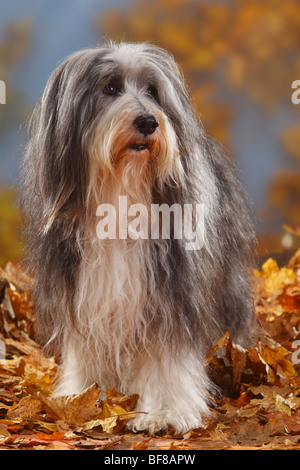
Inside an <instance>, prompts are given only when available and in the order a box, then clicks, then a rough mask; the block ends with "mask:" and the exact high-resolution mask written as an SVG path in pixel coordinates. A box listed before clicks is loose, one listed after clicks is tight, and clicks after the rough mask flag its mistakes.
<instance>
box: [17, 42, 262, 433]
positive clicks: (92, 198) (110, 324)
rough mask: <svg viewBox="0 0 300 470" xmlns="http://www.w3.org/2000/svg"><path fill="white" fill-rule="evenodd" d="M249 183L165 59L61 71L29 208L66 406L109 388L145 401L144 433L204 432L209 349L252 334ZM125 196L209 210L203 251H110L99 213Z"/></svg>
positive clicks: (34, 263)
mask: <svg viewBox="0 0 300 470" xmlns="http://www.w3.org/2000/svg"><path fill="white" fill-rule="evenodd" d="M108 85H109V86H110V87H108ZM111 86H112V87H113V88H111ZM107 87H108V88H107ZM112 89H113V90H114V91H113V92H112V93H111V91H112ZM145 114H147V115H149V114H150V115H152V116H155V118H156V120H157V122H158V124H159V126H158V128H157V129H156V130H155V132H154V133H153V134H151V135H149V136H148V137H147V138H146V137H145V136H143V135H142V134H141V133H140V132H139V131H137V129H136V127H135V126H134V122H135V120H136V118H137V117H139V116H141V115H145ZM140 142H143V143H145V144H146V147H145V149H144V150H142V151H137V150H134V148H133V146H134V144H136V143H140ZM235 173H236V172H235V170H234V168H233V167H232V164H231V162H230V159H229V158H228V157H227V156H226V155H224V152H223V150H222V149H221V148H220V146H219V145H217V144H216V143H215V142H214V141H213V140H212V139H211V138H210V137H209V136H208V135H207V134H206V133H205V132H204V130H203V128H202V126H201V123H200V122H199V120H198V118H197V116H196V113H195V111H194V109H193V106H192V104H191V101H190V98H189V95H188V92H187V89H186V86H185V83H184V80H183V77H182V75H181V73H180V71H179V69H178V67H177V65H176V63H175V62H174V59H173V57H172V56H171V55H170V54H169V53H167V52H166V51H165V50H163V49H160V48H158V47H155V46H152V45H149V44H129V43H121V44H113V43H109V44H105V45H103V46H99V47H95V48H92V49H87V50H81V51H79V52H76V53H74V54H72V55H71V56H70V57H68V58H67V59H66V60H64V61H63V62H62V63H61V64H60V65H59V66H58V67H57V69H56V70H55V71H54V72H53V73H52V75H51V77H50V79H49V81H48V83H47V86H46V89H45V91H44V94H43V96H42V98H41V99H40V101H39V102H38V104H37V106H36V108H35V110H34V113H33V117H32V120H31V139H30V140H29V143H28V146H27V149H26V153H25V156H24V171H23V176H24V177H23V192H22V205H23V210H24V214H25V217H26V221H27V230H26V240H27V250H26V252H27V265H28V269H29V270H30V272H31V273H32V274H33V275H34V277H35V290H34V298H35V302H36V312H37V322H38V325H39V337H40V339H41V341H42V342H43V343H44V344H45V345H46V348H47V349H48V350H49V351H50V352H51V353H53V352H55V353H58V354H60V355H61V359H62V366H61V378H60V381H59V384H58V387H57V389H56V394H74V393H78V392H80V391H82V390H83V389H84V388H86V387H88V386H89V385H91V384H92V383H94V382H96V383H98V385H99V386H100V387H101V389H102V390H105V389H109V388H111V387H112V386H114V387H116V388H117V389H118V390H120V391H122V392H126V393H138V394H139V395H140V399H139V402H138V410H140V411H143V412H146V413H141V414H140V415H138V416H137V418H135V419H134V420H133V421H132V422H131V424H130V425H131V428H132V429H133V430H135V431H137V430H144V429H146V430H148V431H150V432H156V431H158V430H160V429H166V428H167V427H168V426H171V427H173V428H174V429H175V431H176V432H183V431H186V430H188V429H189V428H194V427H198V426H200V425H201V422H202V418H203V417H204V416H206V415H207V413H208V403H209V396H210V394H211V384H210V381H209V379H208V376H207V372H206V370H205V368H204V359H205V355H206V354H207V351H208V350H209V348H210V347H211V346H212V344H213V343H214V342H215V341H216V340H217V339H218V338H219V337H220V336H221V335H222V334H223V333H224V332H225V331H227V330H230V331H231V333H232V337H233V339H234V341H235V342H239V343H240V344H241V345H244V344H245V343H246V342H247V341H248V338H249V335H250V330H251V325H252V317H253V305H252V297H251V289H250V284H251V267H252V250H253V243H254V232H253V225H252V221H251V216H250V215H249V214H250V212H249V208H248V204H247V202H246V198H245V196H244V194H243V191H242V189H241V187H240V184H239V183H238V180H237V177H236V174H235ZM120 195H123V196H124V195H125V196H127V197H128V201H129V203H130V204H134V203H143V204H144V205H146V207H150V204H151V203H156V204H162V203H167V204H168V205H172V204H174V203H177V204H180V205H181V206H182V207H183V205H184V204H186V203H187V204H193V203H196V202H201V203H203V207H204V208H205V210H204V223H205V239H204V246H203V248H202V249H200V250H190V251H188V250H186V249H185V245H184V241H183V240H180V239H176V238H175V237H174V236H171V237H170V238H171V239H170V240H166V239H162V237H161V238H160V239H157V240H152V239H149V240H143V239H138V240H129V239H128V240H123V239H122V240H114V241H111V240H99V239H98V238H97V236H96V230H95V227H96V223H97V218H96V208H97V206H98V205H99V204H102V203H110V204H114V205H116V204H117V201H118V198H119V196H120Z"/></svg>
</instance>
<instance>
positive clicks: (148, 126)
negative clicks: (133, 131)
mask: <svg viewBox="0 0 300 470" xmlns="http://www.w3.org/2000/svg"><path fill="white" fill-rule="evenodd" d="M134 125H135V127H136V128H137V130H138V131H140V133H141V134H144V135H151V134H153V132H155V130H156V128H157V127H158V122H157V120H156V119H155V117H154V116H150V115H143V116H139V117H137V118H136V120H135V121H134Z"/></svg>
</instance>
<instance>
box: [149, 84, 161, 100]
mask: <svg viewBox="0 0 300 470" xmlns="http://www.w3.org/2000/svg"><path fill="white" fill-rule="evenodd" d="M147 94H148V95H150V96H151V97H152V98H153V99H154V100H155V101H158V91H157V88H156V87H155V86H149V87H148V88H147Z"/></svg>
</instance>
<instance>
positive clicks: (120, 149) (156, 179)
mask: <svg viewBox="0 0 300 470" xmlns="http://www.w3.org/2000/svg"><path fill="white" fill-rule="evenodd" d="M147 109H148V110H149V112H150V113H151V114H153V115H154V116H155V118H156V120H157V122H158V128H157V129H156V131H155V132H154V133H153V134H151V135H149V136H143V135H142V134H141V133H140V132H139V131H138V130H137V129H135V127H134V126H133V123H134V120H135V118H136V117H137V116H138V115H139V114H141V113H142V112H143V111H144V112H145V110H142V109H140V108H139V107H137V106H136V105H135V103H133V102H131V101H130V100H129V99H128V98H127V99H126V97H124V99H122V98H121V99H119V100H118V101H117V102H116V104H115V105H114V104H113V105H112V106H111V107H110V108H109V109H108V111H107V113H106V114H105V115H104V116H102V118H101V120H100V121H99V124H98V126H97V127H96V130H95V132H94V136H93V139H92V144H91V147H90V159H91V172H90V193H94V200H95V201H96V202H97V204H99V203H102V202H105V203H107V202H109V203H113V201H111V197H113V198H116V197H117V198H118V196H120V195H126V196H127V197H128V199H129V202H130V203H132V204H134V203H143V204H145V205H148V204H150V203H151V197H152V188H153V184H154V183H155V184H156V185H157V187H158V188H160V187H162V186H163V184H164V183H165V182H166V181H173V182H174V183H175V184H176V181H179V180H180V179H181V177H182V171H183V169H182V166H181V161H180V156H179V150H178V146H177V139H176V134H175V131H174V130H173V128H172V126H171V124H170V123H169V120H168V118H167V117H166V115H165V114H164V113H163V112H162V111H161V110H159V108H158V107H155V106H154V105H152V107H151V106H150V107H149V106H148V107H147ZM117 110H118V112H116V111H117ZM95 178H96V179H97V181H95ZM95 192H96V194H95Z"/></svg>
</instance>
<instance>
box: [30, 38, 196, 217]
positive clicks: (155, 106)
mask: <svg viewBox="0 0 300 470" xmlns="http://www.w3.org/2000/svg"><path fill="white" fill-rule="evenodd" d="M194 116H195V115H194V112H193V108H192V105H191V103H190V99H189V96H188V93H187V91H186V88H185V85H184V81H183V77H182V75H181V74H180V72H179V70H178V67H177V65H176V63H175V62H174V59H173V58H172V56H170V55H169V54H168V53H167V52H166V51H164V50H163V49H160V48H157V47H155V46H152V45H148V44H128V43H121V44H119V45H115V44H108V45H105V46H99V47H97V48H94V49H86V50H82V51H79V52H76V53H74V54H72V55H71V56H70V57H68V58H67V59H66V60H65V61H64V62H62V63H61V64H60V65H59V66H58V67H57V69H56V70H55V71H54V72H53V73H52V75H51V77H50V79H49V81H48V83H47V86H46V88H45V92H44V94H43V96H42V98H41V100H40V102H39V104H38V106H37V108H36V111H35V113H34V117H35V119H34V120H33V122H34V126H35V129H34V134H35V136H39V137H40V136H43V137H42V138H38V139H36V140H37V145H39V146H41V145H42V148H41V149H37V151H36V154H37V155H38V154H39V155H43V156H44V158H43V159H40V160H39V162H38V163H37V165H39V171H42V173H43V175H44V181H46V184H45V183H44V184H43V187H41V188H40V190H41V192H42V193H43V195H44V200H45V201H49V207H50V208H51V211H52V213H53V214H52V215H50V214H49V213H48V214H47V219H48V223H49V220H53V217H55V214H57V213H58V211H61V210H62V209H63V208H64V211H65V212H64V213H65V214H67V213H68V214H69V215H70V217H72V218H73V219H74V217H75V218H76V213H77V214H79V211H81V213H82V207H83V206H85V207H87V208H88V207H92V206H93V208H92V209H91V210H92V211H94V207H95V203H96V204H97V203H99V194H101V191H102V193H103V191H105V188H110V190H114V191H116V187H118V186H119V188H117V192H122V191H123V193H125V194H128V195H130V194H133V195H134V194H135V195H137V194H141V193H145V192H147V191H148V193H149V194H150V192H151V190H152V189H151V188H152V187H153V184H155V185H156V187H157V188H158V190H159V191H161V189H162V187H163V185H164V184H165V183H166V182H167V181H168V182H170V181H171V182H172V184H173V183H174V181H175V182H177V181H180V180H181V178H182V174H183V172H184V170H183V168H184V167H185V165H184V159H185V158H187V157H189V156H190V155H191V154H192V149H191V148H187V145H188V144H189V143H192V142H194V136H195V133H196V132H197V131H196V127H195V126H196V125H198V123H197V124H196V121H195V118H194ZM33 145H34V142H33ZM41 166H42V168H41ZM100 199H101V196H100ZM91 201H94V203H92V202H91ZM107 202H108V201H107ZM66 208H67V210H66Z"/></svg>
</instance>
